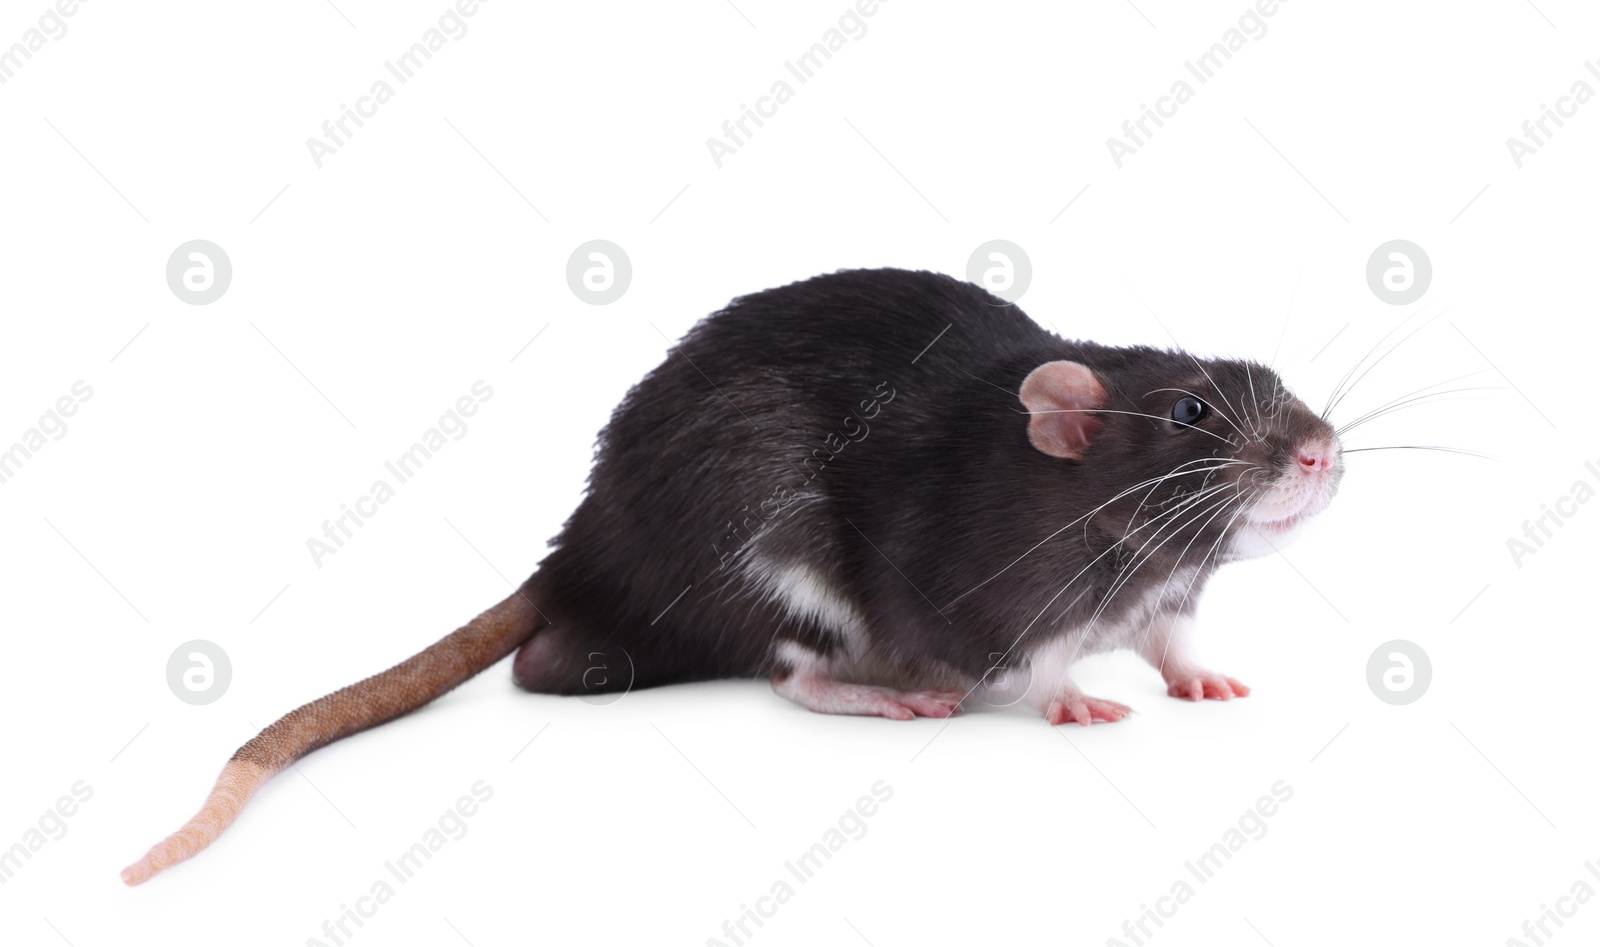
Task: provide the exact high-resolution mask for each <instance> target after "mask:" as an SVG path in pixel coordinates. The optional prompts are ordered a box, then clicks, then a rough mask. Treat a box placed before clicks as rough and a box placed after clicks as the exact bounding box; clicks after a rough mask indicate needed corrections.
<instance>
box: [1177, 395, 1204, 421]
mask: <svg viewBox="0 0 1600 947" xmlns="http://www.w3.org/2000/svg"><path fill="white" fill-rule="evenodd" d="M1205 416H1206V403H1205V402H1204V401H1201V400H1200V399H1199V398H1192V397H1189V398H1179V399H1178V400H1177V403H1175V404H1174V405H1173V406H1172V420H1173V421H1175V422H1177V423H1178V424H1181V425H1184V426H1189V425H1192V424H1194V423H1196V422H1197V421H1199V420H1200V419H1201V418H1203V417H1205Z"/></svg>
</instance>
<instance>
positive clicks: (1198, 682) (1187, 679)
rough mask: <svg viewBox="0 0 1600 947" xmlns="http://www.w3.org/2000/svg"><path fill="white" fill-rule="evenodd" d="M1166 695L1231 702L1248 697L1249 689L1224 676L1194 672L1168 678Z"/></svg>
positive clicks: (1186, 698) (1185, 698)
mask: <svg viewBox="0 0 1600 947" xmlns="http://www.w3.org/2000/svg"><path fill="white" fill-rule="evenodd" d="M1167 694H1168V695H1170V696H1172V697H1180V698H1182V699H1184V700H1232V699H1233V698H1235V697H1249V696H1250V688H1248V687H1246V686H1245V685H1243V684H1241V683H1239V682H1238V681H1236V680H1234V679H1233V678H1231V677H1227V676H1226V675H1222V674H1214V673H1212V672H1210V671H1196V672H1194V673H1192V674H1183V675H1180V676H1176V677H1172V678H1169V679H1168V681H1167Z"/></svg>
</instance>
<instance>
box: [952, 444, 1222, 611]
mask: <svg viewBox="0 0 1600 947" xmlns="http://www.w3.org/2000/svg"><path fill="white" fill-rule="evenodd" d="M1216 459H1218V458H1214V457H1207V458H1204V459H1203V460H1201V461H1185V462H1184V463H1182V464H1179V465H1178V467H1176V468H1173V470H1172V472H1170V473H1165V474H1162V475H1161V476H1159V477H1151V478H1150V479H1149V480H1143V481H1140V482H1139V483H1136V484H1134V485H1133V486H1131V487H1128V488H1127V489H1126V490H1123V491H1121V492H1120V493H1118V494H1117V495H1116V496H1114V497H1112V498H1111V499H1109V500H1107V501H1106V502H1104V503H1102V504H1100V505H1099V506H1097V507H1095V508H1094V509H1092V510H1090V511H1089V512H1087V513H1085V514H1083V515H1082V516H1080V517H1078V518H1077V519H1074V520H1073V521H1072V522H1070V523H1068V524H1067V525H1065V526H1063V527H1061V528H1060V529H1058V530H1056V531H1055V532H1053V533H1051V534H1050V535H1048V536H1046V537H1045V538H1043V539H1041V540H1039V541H1038V542H1036V543H1034V544H1033V545H1032V546H1030V547H1029V548H1028V550H1027V551H1026V552H1024V553H1023V554H1022V555H1020V556H1018V557H1017V558H1015V559H1013V560H1011V561H1010V562H1009V563H1007V564H1006V566H1005V568H1004V569H1001V570H1000V571H999V572H996V573H995V574H994V575H991V576H989V577H988V578H987V579H984V580H983V581H982V582H979V583H978V584H977V585H974V586H973V587H972V588H970V589H967V590H966V591H965V592H962V593H961V594H960V595H957V596H956V597H955V598H953V599H951V600H950V605H954V604H955V603H957V602H959V601H961V600H962V599H964V598H966V597H967V596H968V595H971V594H972V593H973V592H976V591H977V590H979V589H981V588H983V587H984V586H985V585H988V584H989V583H990V582H993V581H994V580H995V579H998V578H999V577H1000V576H1001V575H1003V574H1004V573H1005V571H1006V570H1007V569H1010V568H1011V567H1012V566H1014V565H1016V564H1017V563H1019V562H1021V561H1022V560H1024V559H1026V558H1028V556H1030V555H1032V554H1033V552H1034V550H1036V549H1038V548H1039V547H1040V546H1043V545H1044V544H1045V543H1047V542H1049V541H1050V540H1052V539H1054V538H1056V537H1057V536H1059V535H1061V534H1062V533H1064V532H1066V531H1067V530H1069V529H1071V528H1072V527H1074V526H1076V525H1077V524H1078V523H1080V522H1085V521H1087V520H1088V519H1090V518H1091V517H1093V516H1094V515H1095V514H1096V513H1099V512H1100V511H1101V510H1103V509H1105V508H1106V507H1108V506H1110V505H1111V504H1113V503H1115V502H1116V501H1118V500H1120V499H1122V498H1123V497H1125V496H1127V495H1129V494H1130V493H1133V492H1135V491H1137V490H1140V489H1142V488H1144V487H1147V486H1152V485H1159V484H1161V483H1162V482H1163V481H1165V480H1170V479H1171V478H1173V477H1180V476H1183V475H1185V474H1189V473H1195V472H1196V471H1190V470H1180V469H1181V468H1182V467H1185V466H1188V465H1189V464H1191V463H1197V462H1199V463H1203V462H1205V461H1211V460H1216ZM1229 463H1243V461H1229V462H1228V463H1224V464H1221V465H1219V466H1228V464H1229ZM950 605H946V606H945V608H949V607H950Z"/></svg>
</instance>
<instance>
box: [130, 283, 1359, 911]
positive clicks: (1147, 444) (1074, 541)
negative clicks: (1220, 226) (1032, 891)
mask: <svg viewBox="0 0 1600 947" xmlns="http://www.w3.org/2000/svg"><path fill="white" fill-rule="evenodd" d="M595 457H596V459H595V463H594V467H593V470H592V472H591V474H590V477H589V482H588V488H587V490H586V492H585V495H584V497H583V499H582V500H581V502H580V503H579V505H578V507H577V509H576V510H575V511H574V512H573V513H572V515H571V517H570V518H569V519H568V520H567V521H566V523H565V525H564V526H563V527H562V529H561V531H560V533H559V535H557V536H556V538H555V539H554V540H553V541H552V542H551V544H550V545H551V549H550V551H549V553H548V554H547V555H546V557H545V558H544V559H543V560H542V561H541V562H540V563H539V565H538V567H537V569H536V571H535V572H534V573H533V575H532V576H531V577H529V578H528V579H527V580H526V581H525V582H523V583H522V584H521V585H520V586H519V587H518V588H517V589H516V590H515V591H514V592H513V593H512V594H511V595H509V596H508V597H507V598H506V599H505V600H504V601H502V602H500V603H499V604H498V605H495V606H494V607H492V608H490V609H489V610H487V611H485V612H483V613H482V614H481V615H479V616H477V617H476V618H474V619H473V620H472V621H471V622H469V623H468V624H467V625H465V626H464V627H462V628H460V629H459V630H457V631H455V632H453V633H452V634H450V635H448V636H446V637H444V638H443V639H441V640H440V641H438V642H437V643H435V644H434V645H432V646H430V647H428V648H427V649H425V650H424V651H422V652H421V653H419V654H417V655H415V656H413V657H411V658H409V659H407V660H405V661H403V662H401V663H400V664H398V665H396V666H394V667H392V668H390V669H389V670H387V671H384V672H382V673H380V674H376V675H374V676H372V677H369V678H367V679H365V680H363V681H361V682H359V683H356V684H352V685H350V686H348V687H345V688H344V689H342V690H339V691H336V692H334V693H333V694H330V695H328V696H326V697H322V698H320V699H318V700H315V701H312V702H311V703H308V704H306V705H304V706H302V707H300V708H299V709H297V710H294V711H292V712H291V713H289V714H287V715H286V716H284V717H282V718H281V719H279V720H278V721H277V722H275V723H273V724H272V725H271V726H269V727H267V728H266V729H265V730H263V731H261V733H260V734H259V735H257V736H256V737H255V738H253V739H251V740H250V741H249V742H248V743H246V744H244V746H242V747H241V748H240V749H239V750H238V752H236V753H235V754H234V755H233V757H232V759H230V760H229V761H228V763H227V765H226V766H225V767H224V768H223V771H222V774H221V776H220V777H219V778H218V780H217V782H216V785H215V787H214V788H213V789H212V791H211V793H210V795H209V796H208V798H207V799H206V801H205V804H204V806H203V807H202V808H201V810H200V812H199V813H198V814H196V815H195V817H194V818H193V819H191V820H190V821H189V822H188V823H187V824H186V825H185V826H184V827H183V828H181V829H179V830H178V831H177V832H176V833H174V834H173V835H171V836H169V837H168V838H167V839H166V840H164V841H163V842H161V843H160V844H158V845H156V846H155V847H154V848H152V849H151V850H150V851H149V853H148V854H146V855H145V856H144V858H143V859H141V860H140V861H139V862H137V863H135V864H133V865H131V866H129V867H128V868H126V869H124V871H123V873H122V877H123V880H124V881H126V882H127V883H128V884H139V883H141V882H143V881H145V880H147V879H149V878H150V877H151V876H152V875H154V874H155V873H156V872H158V871H161V870H162V869H164V868H167V867H170V866H171V865H174V864H176V863H178V862H180V861H182V860H184V859H186V858H189V857H191V856H193V855H194V854H196V853H198V852H199V851H200V850H202V849H204V848H205V847H206V846H207V845H209V844H210V843H211V842H212V841H213V840H214V839H215V838H216V837H217V836H218V835H219V834H220V833H221V832H222V831H223V830H224V829H225V828H226V827H227V826H228V825H229V824H231V823H232V822H233V820H234V819H235V818H236V817H237V816H238V814H239V811H240V809H241V808H242V807H243V806H244V804H245V803H246V802H247V801H248V800H249V798H250V797H251V796H252V795H253V794H254V793H255V791H256V790H257V789H258V788H259V787H260V786H261V785H262V784H263V783H264V782H265V781H266V780H267V779H268V778H270V777H271V776H272V775H273V774H275V773H277V772H278V771H280V770H282V769H284V768H285V767H287V766H288V765H289V764H290V763H292V762H294V761H295V760H297V759H299V758H301V757H302V756H304V755H305V754H307V753H309V752H311V751H312V750H315V749H317V748H318V747H322V746H325V745H327V744H329V743H331V742H333V741H335V740H339V739H342V738H344V737H347V736H350V735H352V734H355V733H359V732H361V731H362V730H366V729H368V728H370V727H374V726H377V725H378V724H381V723H384V722H386V721H388V720H391V719H393V718H395V717H398V716H401V715H403V714H405V713H408V712H410V711H412V710H415V709H416V708H418V707H421V706H422V705H424V704H426V703H428V702H430V701H432V700H434V699H436V698H438V697H440V696H441V695H443V694H445V693H446V692H448V691H449V690H451V689H452V688H454V687H456V686H457V685H459V684H461V683H462V682H463V681H465V680H467V679H469V678H471V677H472V676H474V675H476V674H477V673H478V672H480V671H482V670H484V669H486V668H488V667H489V666H490V665H492V664H494V663H496V662H497V661H499V660H500V659H502V658H504V657H506V656H507V655H510V654H512V653H513V652H515V653H516V657H515V659H514V661H513V663H512V676H513V678H514V680H515V681H516V683H517V684H518V685H519V686H520V687H522V688H525V689H527V690H530V691H534V692H538V693H543V694H593V693H601V692H607V691H619V690H626V689H629V688H643V687H654V686H659V685H664V684H673V683H681V682H688V681H699V680H709V679H716V678H730V677H761V676H765V677H768V678H770V679H771V681H772V684H773V687H774V689H775V690H776V691H777V693H779V694H781V695H782V696H784V697H786V698H788V699H789V700H792V701H794V702H795V703H797V704H799V705H801V706H803V707H806V708H808V709H810V710H813V711H818V712H821V713H830V714H863V715H874V716H880V717H888V718H893V719H897V720H909V719H912V718H914V717H949V716H951V715H952V714H954V713H956V712H957V711H958V710H959V709H961V707H962V705H963V702H964V701H968V699H969V698H973V697H974V695H975V694H976V695H980V696H979V697H978V698H977V700H983V701H986V702H988V703H991V704H1010V703H1017V702H1020V701H1026V702H1027V703H1028V704H1030V705H1031V706H1032V707H1034V708H1036V709H1037V711H1038V712H1039V713H1040V714H1042V715H1043V717H1044V718H1045V719H1046V720H1047V721H1048V722H1049V723H1050V724H1052V725H1058V724H1063V723H1068V722H1071V723H1077V724H1081V725H1088V724H1091V723H1095V722H1114V721H1118V720H1121V719H1122V718H1123V717H1125V716H1126V715H1127V714H1128V713H1130V709H1129V708H1128V707H1127V706H1125V705H1123V704H1121V703H1118V702H1116V701H1113V700H1107V699H1102V698H1097V697H1091V696H1089V695H1086V694H1085V693H1083V692H1082V690H1080V689H1079V688H1078V686H1077V685H1076V684H1075V683H1074V682H1073V680H1072V677H1071V673H1070V672H1071V669H1072V666H1073V664H1074V663H1075V662H1076V661H1077V660H1078V659H1080V658H1081V657H1083V656H1085V655H1088V654H1093V653H1097V652H1104V651H1108V650H1112V649H1117V648H1127V649H1132V650H1134V651H1136V652H1137V653H1138V654H1139V655H1141V656H1142V657H1143V658H1144V659H1145V660H1146V661H1148V662H1149V663H1150V664H1151V665H1152V666H1153V667H1154V668H1156V669H1157V671H1159V673H1160V674H1161V676H1162V678H1163V679H1164V681H1165V683H1166V684H1167V692H1168V694H1170V695H1172V696H1175V697H1180V698H1184V699H1188V700H1195V701H1197V700H1202V699H1214V700H1229V699H1231V698H1234V697H1244V696H1246V695H1248V694H1249V693H1250V691H1249V688H1247V687H1246V686H1245V685H1243V684H1241V683H1240V682H1238V681H1237V680H1235V679H1233V678H1231V677H1227V676H1225V675H1221V674H1217V673H1215V672H1212V671H1210V670H1207V669H1206V668H1205V667H1204V666H1203V665H1201V664H1200V663H1199V661H1198V660H1197V658H1196V657H1195V653H1194V646H1193V639H1194V628H1195V611H1196V605H1197V603H1198V600H1199V598H1200V593H1201V591H1202V590H1203V588H1204V586H1205V584H1206V582H1207V580H1208V579H1209V577H1210V576H1211V574H1212V573H1213V572H1214V571H1215V570H1216V569H1217V567H1218V566H1220V565H1221V564H1223V563H1225V562H1228V561H1231V560H1234V559H1240V558H1245V557H1249V556H1255V555H1262V554H1265V553H1268V552H1270V551H1272V550H1273V549H1274V548H1276V547H1278V546H1280V545H1281V544H1282V543H1283V542H1284V541H1286V540H1288V539H1289V538H1290V537H1292V536H1293V535H1294V534H1295V533H1296V532H1297V530H1298V529H1299V528H1300V526H1301V525H1302V524H1303V523H1304V522H1305V521H1306V520H1307V519H1308V518H1310V517H1312V516H1314V515H1316V514H1317V513H1318V512H1320V511H1321V510H1322V509H1323V508H1325V507H1326V506H1327V505H1328V503H1329V501H1330V500H1331V499H1332V497H1333V495H1334V493H1335V491H1336V489H1337V487H1338V484H1339V481H1340V478H1341V476H1342V474H1343V470H1344V463H1343V458H1342V448H1341V444H1340V442H1339V438H1338V437H1337V435H1336V433H1335V430H1334V428H1333V427H1332V426H1331V425H1330V424H1329V423H1328V422H1327V421H1326V420H1325V419H1324V418H1323V417H1322V416H1321V415H1319V414H1318V413H1316V412H1314V411H1312V410H1311V409H1310V408H1308V407H1307V406H1306V405H1305V404H1304V403H1303V402H1301V401H1300V400H1299V399H1297V398H1295V397H1294V396H1293V395H1292V394H1290V393H1289V390H1288V389H1287V387H1286V386H1285V385H1284V383H1283V381H1282V379H1281V378H1279V376H1278V375H1277V374H1276V373H1275V372H1273V371H1272V370H1271V369H1270V368H1268V367H1266V366H1264V365H1261V364H1257V363H1255V362H1250V361H1240V360H1234V359H1218V358H1198V357H1196V356H1193V355H1191V354H1189V353H1187V352H1184V351H1181V350H1177V349H1159V348H1155V347H1150V346H1142V345H1141V346H1131V347H1113V346H1106V345H1100V344H1096V343H1093V342H1087V341H1073V340H1068V339H1064V338H1062V337H1060V336H1058V335H1056V334H1054V333H1051V332H1049V331H1046V330H1045V329H1044V328H1042V327H1041V326H1040V325H1039V324H1037V323H1035V322H1034V321H1033V320H1032V319H1030V318H1029V317H1028V316H1027V315H1025V314H1024V313H1023V312H1022V310H1021V309H1020V308H1018V307H1017V306H1016V305H1015V304H1013V303H1009V302H1007V301H1005V300H1003V299H1000V298H998V297H997V296H994V295H993V294H991V293H989V292H988V291H986V290H984V289H983V288H981V287H979V286H976V285H973V284H971V283H966V282H962V281H960V280H957V279H954V278H952V277H949V276H944V275H940V274H936V273H930V272H918V271H908V270H897V269H875V270H848V271H842V272H836V273H832V274H829V275H824V276H819V277H816V278H813V279H809V280H805V281H801V282H797V283H793V284H790V285H787V286H783V287H779V288H776V289H770V290H766V291H764V292H759V293H754V294H752V295H747V296H742V297H739V298H736V299H734V300H733V301H732V302H731V303H729V304H728V305H727V306H726V307H725V308H723V309H722V310H720V311H719V312H716V313H714V314H713V315H711V316H709V317H707V318H705V319H703V320H702V321H700V322H699V323H698V324H696V325H695V326H694V327H693V328H692V329H691V330H690V331H689V333H688V334H687V335H686V336H685V337H684V338H683V340H682V341H681V342H680V343H679V344H678V345H676V346H673V347H672V349H671V350H670V352H669V353H668V355H667V358H666V360H665V361H664V362H663V363H662V364H661V365H659V366H658V367H657V368H655V369H654V370H653V371H651V372H650V373H649V374H648V375H646V376H645V377H644V379H643V380H642V381H640V382H639V383H638V384H637V385H636V386H634V388H633V389H632V390H630V391H629V392H628V394H627V395H626V396H625V397H624V398H623V400H622V403H621V404H620V405H619V406H618V407H617V408H616V410H615V412H614V413H613V414H612V416H611V419H610V422H609V424H608V425H607V426H606V427H605V428H604V430H603V431H602V432H601V433H600V435H599V439H598V445H597V449H596V455H595ZM608 661H611V662H615V663H616V664H617V665H618V666H619V667H620V666H623V665H626V667H627V668H628V671H629V673H628V674H627V675H626V676H624V675H622V674H618V673H614V672H613V671H611V670H609V668H610V666H611V665H610V664H609V663H607V662H608ZM597 669H599V670H601V672H602V673H596V671H597Z"/></svg>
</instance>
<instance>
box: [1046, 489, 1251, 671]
mask: <svg viewBox="0 0 1600 947" xmlns="http://www.w3.org/2000/svg"><path fill="white" fill-rule="evenodd" d="M1239 499H1240V494H1239V493H1235V494H1234V495H1233V496H1230V497H1224V498H1223V499H1222V500H1221V501H1219V502H1218V503H1215V504H1213V505H1211V506H1208V507H1206V508H1205V509H1204V510H1201V511H1200V512H1199V513H1198V514H1196V515H1195V516H1194V517H1193V518H1191V519H1190V520H1188V521H1187V522H1185V523H1184V524H1183V526H1179V527H1176V528H1174V529H1173V530H1172V531H1171V532H1170V533H1169V534H1168V535H1167V537H1166V539H1163V540H1162V541H1161V542H1160V543H1159V544H1157V545H1156V546H1155V547H1154V548H1153V549H1151V550H1150V552H1149V553H1147V554H1146V555H1145V556H1144V557H1143V558H1141V559H1139V560H1138V562H1137V563H1134V564H1132V567H1131V568H1127V567H1125V568H1124V570H1123V572H1121V573H1120V574H1119V576H1118V579H1117V581H1116V582H1115V583H1114V584H1113V585H1112V587H1111V588H1110V589H1108V590H1107V591H1106V594H1105V595H1104V596H1102V597H1101V599H1100V605H1099V606H1098V607H1097V608H1096V609H1095V611H1094V614H1093V615H1091V616H1090V618H1089V621H1088V622H1087V623H1085V624H1084V626H1083V627H1082V628H1081V629H1079V630H1078V643H1077V645H1076V646H1075V647H1074V648H1073V651H1072V655H1071V657H1070V658H1069V659H1068V661H1069V662H1070V661H1071V659H1072V658H1076V657H1077V655H1078V652H1079V651H1080V650H1081V649H1082V648H1083V643H1084V642H1085V641H1086V640H1088V637H1089V630H1090V629H1091V628H1093V627H1094V625H1095V622H1097V621H1099V620H1100V616H1101V615H1102V614H1103V613H1104V612H1105V610H1106V608H1107V606H1109V605H1110V604H1111V601H1112V599H1114V598H1115V597H1116V594H1117V592H1118V591H1120V590H1121V589H1122V587H1123V586H1124V585H1126V584H1127V582H1128V580H1129V579H1131V578H1133V575H1134V573H1136V572H1138V571H1139V569H1140V568H1142V567H1143V566H1144V564H1145V563H1147V562H1149V561H1150V559H1151V558H1152V557H1154V556H1155V554H1156V552H1157V551H1158V550H1159V549H1160V548H1161V547H1162V546H1165V545H1166V544H1167V542H1168V541H1170V540H1171V539H1172V538H1173V537H1175V536H1177V535H1178V532H1179V530H1181V529H1183V527H1185V526H1188V525H1189V524H1191V523H1194V522H1196V521H1197V520H1199V518H1200V517H1202V516H1205V515H1206V514H1207V513H1210V514H1211V515H1210V517H1208V518H1207V519H1206V521H1205V522H1204V523H1201V524H1200V527H1199V529H1197V530H1196V531H1195V535H1194V536H1193V537H1191V538H1190V539H1189V542H1188V543H1187V544H1186V545H1185V546H1184V548H1183V550H1182V551H1180V552H1179V553H1178V560H1177V564H1175V565H1174V566H1173V568H1174V570H1176V568H1177V566H1178V565H1181V564H1182V562H1183V554H1184V553H1185V552H1187V551H1188V550H1189V547H1190V546H1192V545H1194V541H1195V540H1196V539H1199V538H1200V536H1202V535H1203V534H1204V533H1205V529H1206V527H1207V526H1209V525H1211V522H1212V520H1215V519H1216V518H1217V517H1218V516H1220V515H1221V514H1222V513H1223V512H1225V511H1226V510H1227V509H1228V507H1229V506H1230V505H1231V504H1233V503H1235V502H1238V501H1239ZM1241 509H1242V507H1241ZM1151 538H1154V537H1151ZM1140 551H1141V552H1143V549H1142V548H1141V550H1140ZM1158 601H1159V599H1158Z"/></svg>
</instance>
